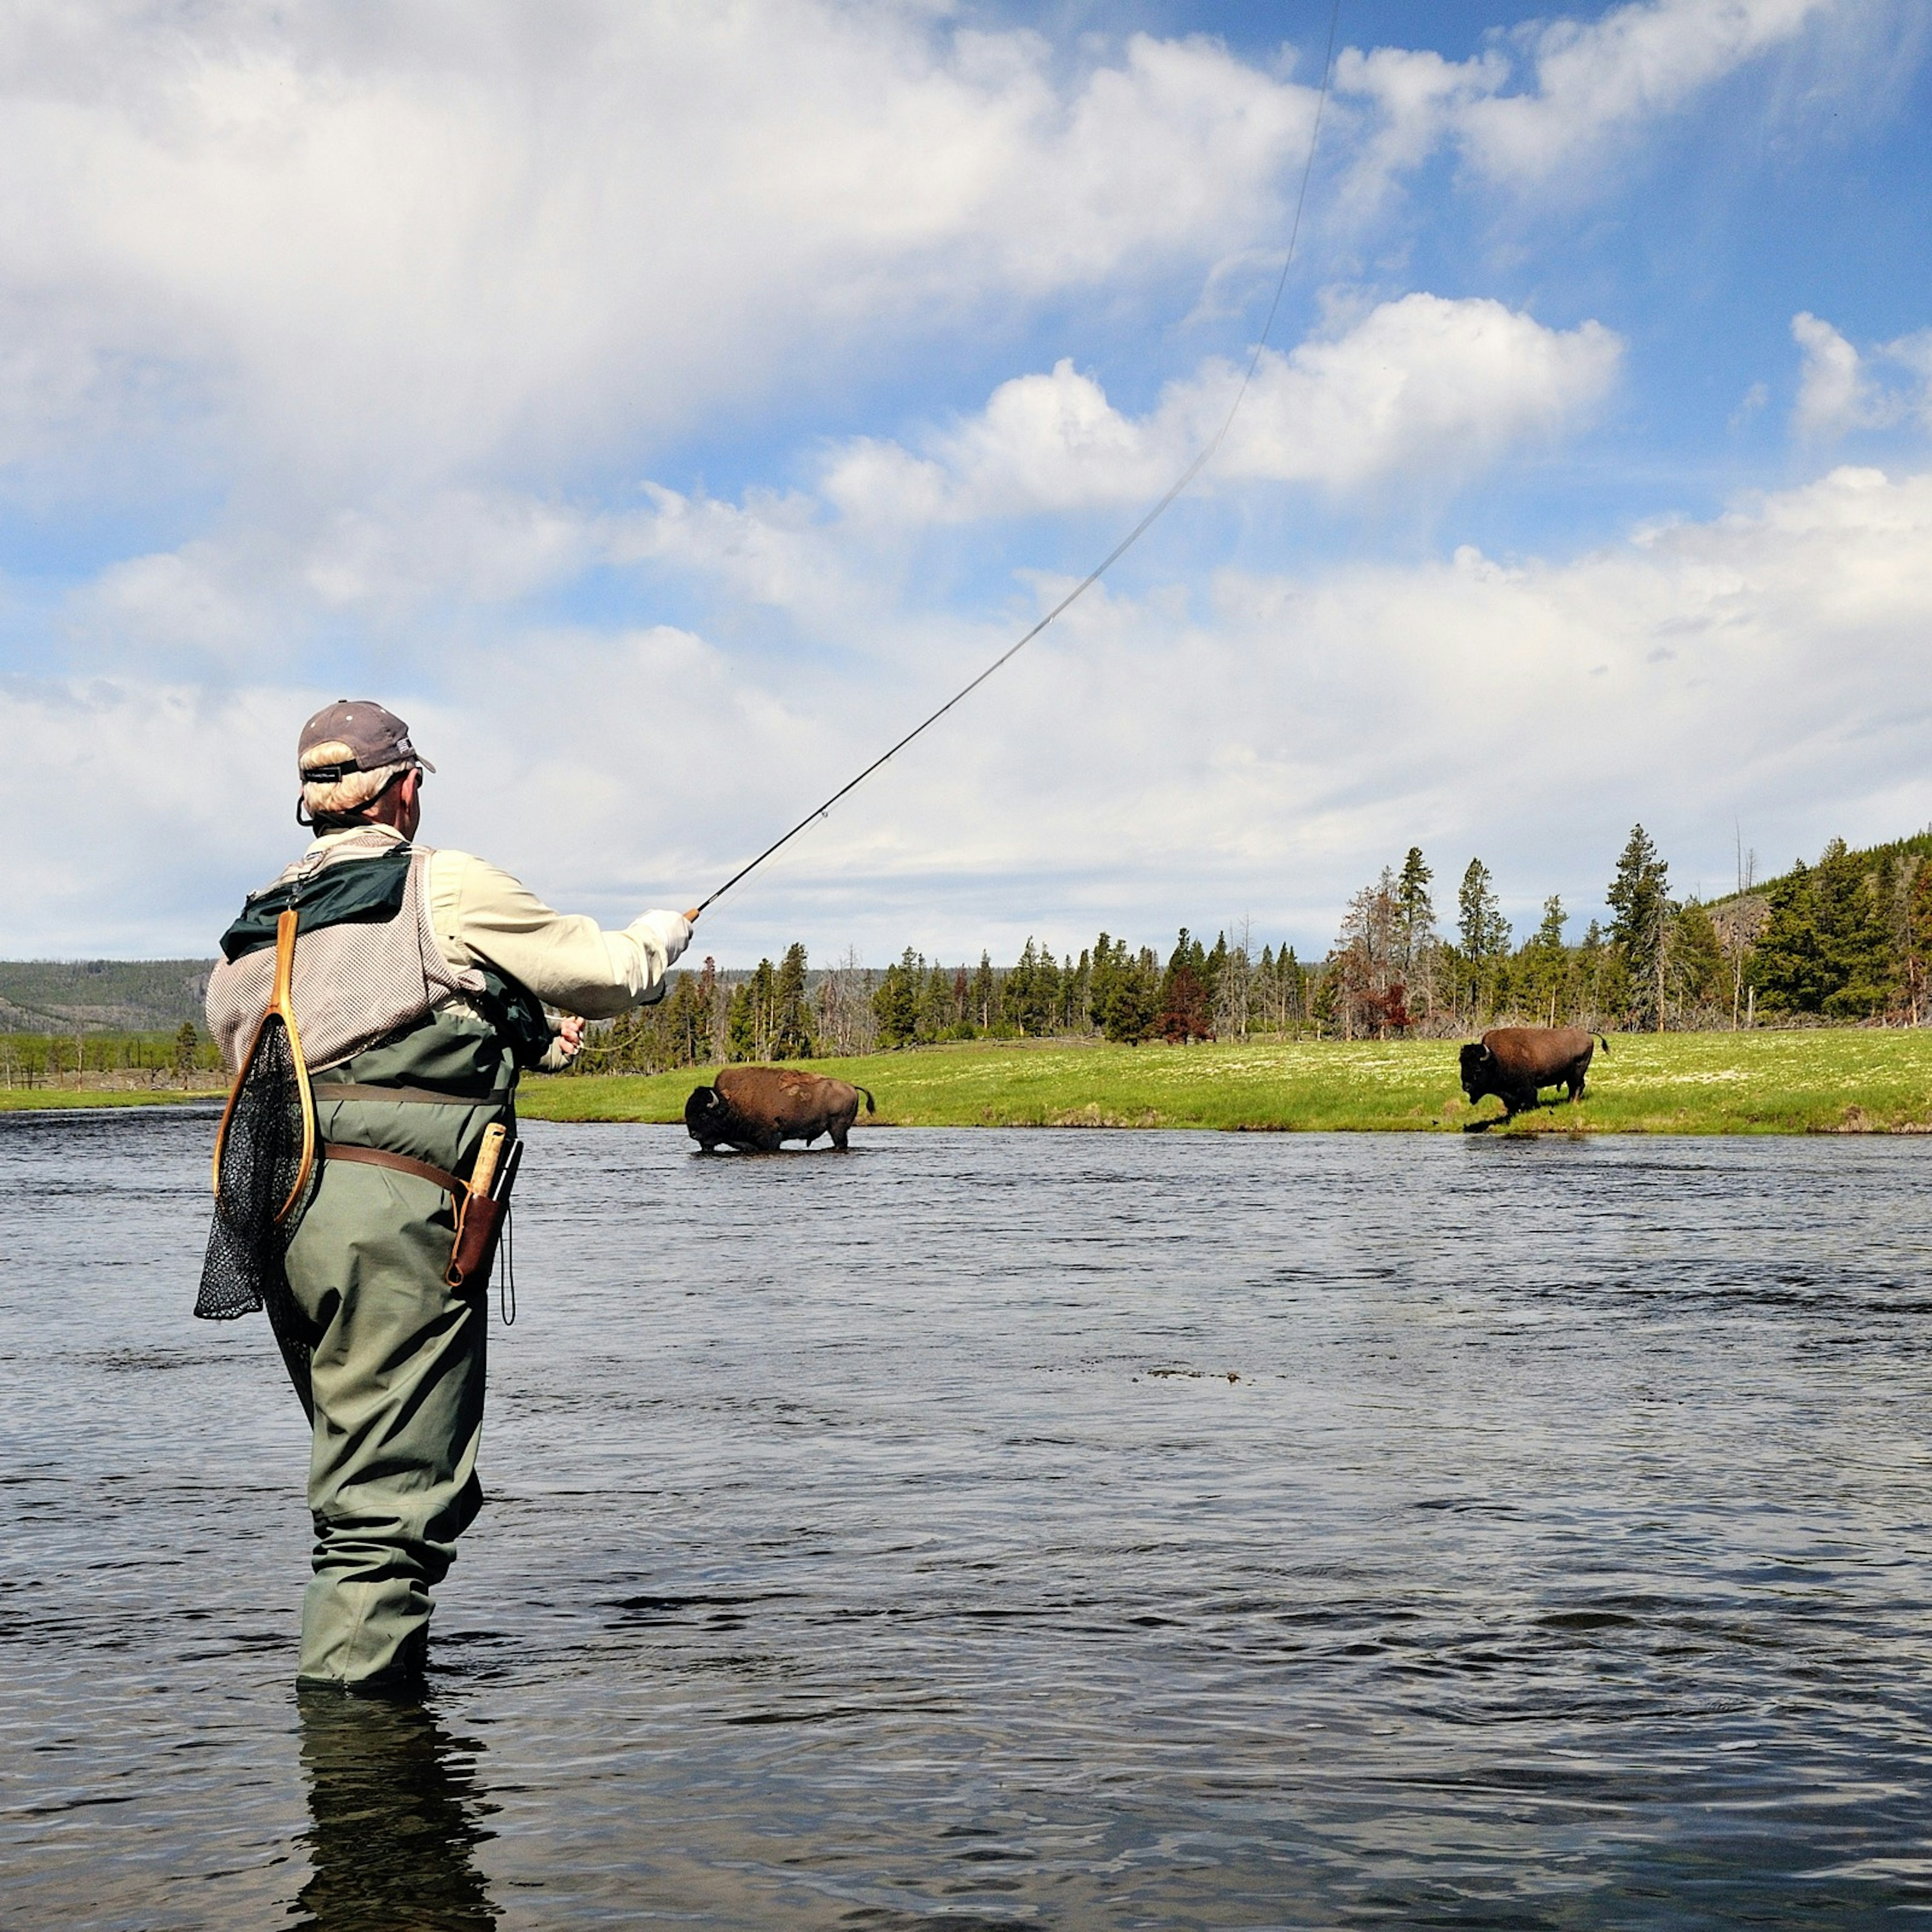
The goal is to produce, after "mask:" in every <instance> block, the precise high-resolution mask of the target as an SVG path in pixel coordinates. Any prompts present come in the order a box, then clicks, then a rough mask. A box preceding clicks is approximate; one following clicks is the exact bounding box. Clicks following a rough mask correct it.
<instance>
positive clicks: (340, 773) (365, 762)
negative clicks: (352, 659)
mask: <svg viewBox="0 0 1932 1932" xmlns="http://www.w3.org/2000/svg"><path fill="white" fill-rule="evenodd" d="M316 745H347V747H348V748H349V751H350V756H349V757H347V758H346V759H338V760H337V761H336V762H335V763H333V764H329V765H305V764H304V763H302V760H304V759H305V757H307V756H308V753H309V752H310V751H311V750H312V749H313V748H314V747H315V746H316ZM296 764H297V766H298V767H299V769H300V771H301V774H302V782H303V783H304V784H336V783H337V782H338V781H340V780H341V779H343V778H347V776H348V775H349V774H350V772H374V771H380V770H381V769H382V768H383V766H385V765H400V764H415V765H420V766H422V768H423V769H424V770H425V771H426V772H433V771H434V770H435V769H436V767H435V766H434V765H433V764H431V763H430V761H429V760H428V759H427V758H426V757H424V756H423V755H422V753H421V752H420V751H418V750H417V749H416V747H415V745H412V744H411V743H410V727H408V726H407V724H404V722H403V721H402V720H401V718H398V716H397V715H396V714H395V712H393V711H386V710H384V709H383V707H382V706H380V704H378V703H375V702H374V700H372V699H370V698H367V697H338V699H337V700H335V703H333V704H332V705H330V706H328V707H327V709H324V710H321V711H318V712H317V713H316V714H315V715H314V717H313V718H311V719H310V720H309V721H308V723H307V724H305V725H304V726H303V727H302V742H301V743H300V744H299V745H297V747H296Z"/></svg>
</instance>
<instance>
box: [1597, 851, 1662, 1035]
mask: <svg viewBox="0 0 1932 1932" xmlns="http://www.w3.org/2000/svg"><path fill="white" fill-rule="evenodd" d="M1669 882H1670V866H1669V865H1667V863H1666V862H1665V861H1664V860H1663V859H1661V858H1659V857H1658V853H1657V847H1656V846H1655V844H1652V842H1651V837H1650V834H1649V832H1646V831H1645V829H1643V826H1641V825H1634V826H1632V827H1631V835H1630V838H1629V839H1628V841H1627V842H1626V843H1625V846H1624V849H1623V854H1622V856H1621V857H1620V858H1619V859H1618V860H1617V871H1616V877H1614V878H1613V879H1612V880H1611V881H1610V889H1609V890H1608V891H1607V892H1606V893H1605V894H1604V898H1605V900H1606V901H1607V903H1608V904H1609V906H1610V910H1611V912H1612V913H1613V914H1614V915H1615V916H1614V917H1613V919H1611V921H1610V943H1611V944H1612V945H1613V946H1614V947H1616V949H1617V952H1618V953H1619V956H1620V957H1621V959H1622V962H1623V965H1624V970H1625V973H1626V974H1627V975H1628V980H1629V995H1628V998H1629V1003H1630V1004H1629V1012H1628V1017H1629V1020H1630V1023H1631V1025H1633V1026H1635V1027H1648V1028H1655V1029H1656V1031H1658V1032H1660V1033H1661V1032H1662V1031H1663V1030H1664V989H1665V983H1666V980H1667V973H1668V949H1669V945H1670V922H1671V918H1672V916H1673V913H1674V912H1675V910H1676V908H1675V907H1673V905H1672V904H1671V903H1670V892H1669V889H1668V886H1669Z"/></svg>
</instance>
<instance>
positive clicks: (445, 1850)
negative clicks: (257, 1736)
mask: <svg viewBox="0 0 1932 1932" xmlns="http://www.w3.org/2000/svg"><path fill="white" fill-rule="evenodd" d="M296 1697H297V1703H298V1705H299V1709H300V1715H301V1721H302V1770H303V1773H304V1775H305V1778H306V1780H307V1782H308V1804H309V1817H310V1825H309V1829H308V1833H307V1834H306V1841H307V1846H308V1855H309V1861H310V1865H311V1876H310V1878H309V1881H308V1883H307V1884H306V1885H304V1886H303V1887H302V1891H301V1894H300V1895H299V1899H298V1901H297V1903H298V1915H297V1917H296V1921H295V1922H296V1924H299V1925H304V1926H308V1927H314V1928H315V1932H365V1929H366V1932H396V1928H398V1927H402V1926H408V1927H422V1928H424V1932H484V1928H485V1927H492V1926H494V1925H495V1924H496V1922H497V1912H496V1907H495V1906H493V1904H492V1903H490V1895H489V1893H488V1891H487V1890H486V1888H484V1882H483V1875H482V1873H480V1872H479V1871H478V1870H477V1869H476V1864H475V1858H474V1857H473V1855H472V1854H473V1852H474V1851H475V1847H476V1846H478V1845H479V1844H481V1843H482V1842H483V1841H484V1839H486V1838H490V1837H493V1835H494V1834H493V1833H492V1832H490V1830H489V1829H487V1827H486V1826H484V1823H483V1822H482V1821H483V1820H484V1819H485V1818H487V1817H489V1816H490V1814H491V1813H492V1812H493V1811H494V1810H495V1807H494V1806H493V1805H491V1804H490V1803H489V1802H488V1801H487V1799H486V1798H485V1797H484V1794H483V1790H482V1787H481V1785H480V1784H478V1781H477V1777H476V1759H477V1757H478V1754H479V1753H480V1752H481V1749H482V1746H481V1745H480V1744H479V1743H478V1742H477V1741H476V1740H475V1739H473V1738H458V1737H455V1736H452V1735H451V1733H449V1732H448V1731H447V1730H445V1729H444V1728H443V1726H442V1725H441V1724H438V1723H437V1721H436V1719H435V1718H434V1717H433V1716H432V1715H431V1714H430V1713H429V1712H428V1711H426V1710H425V1709H423V1708H422V1706H420V1705H418V1704H413V1703H401V1702H392V1701H390V1700H386V1699H380V1698H372V1697H344V1695H343V1694H342V1693H341V1691H332V1690H305V1691H299V1692H298V1693H297V1694H296Z"/></svg>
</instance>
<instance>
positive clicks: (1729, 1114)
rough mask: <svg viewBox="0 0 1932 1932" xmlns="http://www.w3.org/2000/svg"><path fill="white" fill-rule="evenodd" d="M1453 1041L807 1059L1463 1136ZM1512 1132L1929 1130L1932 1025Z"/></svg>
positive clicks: (1653, 1041) (1589, 1099) (1082, 1121)
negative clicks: (1458, 1133) (1930, 1027)
mask: <svg viewBox="0 0 1932 1932" xmlns="http://www.w3.org/2000/svg"><path fill="white" fill-rule="evenodd" d="M1459 1046H1460V1043H1459V1042H1458V1041H1456V1040H1390V1041H1387V1042H1376V1041H1354V1042H1343V1041H1339V1040H1318V1041H1298V1042H1295V1043H1288V1044H1283V1043H1269V1044H1261V1043H1253V1042H1250V1043H1246V1044H1229V1045H1221V1044H1218V1043H1215V1044H1210V1045H1207V1046H1140V1047H1126V1046H1094V1045H1088V1044H1085V1043H1078V1044H1076V1043H1069V1044H1067V1045H1066V1046H1055V1045H1052V1044H1044V1045H1043V1044H1033V1043H1029V1044H1027V1045H1025V1046H1019V1045H1015V1044H1013V1043H1008V1042H1003V1041H975V1042H974V1043H971V1044H969V1045H962V1046H939V1047H926V1048H921V1049H916V1050H914V1051H912V1052H904V1053H880V1054H872V1055H868V1056H866V1057H865V1058H862V1059H852V1060H815V1061H811V1062H810V1063H809V1065H810V1067H811V1070H812V1071H813V1072H814V1073H829V1074H834V1075H836V1076H838V1077H839V1078H841V1079H847V1080H854V1081H856V1082H858V1083H859V1085H862V1086H864V1087H867V1088H870V1089H871V1092H872V1094H873V1097H874V1099H875V1100H877V1103H878V1112H877V1115H876V1116H874V1117H873V1118H871V1119H870V1120H868V1119H867V1118H866V1117H865V1115H860V1117H859V1124H860V1125H861V1126H862V1127H870V1126H877V1127H1199V1128H1208V1129H1217V1130H1223V1131H1232V1132H1248V1133H1290V1132H1304V1133H1314V1132H1326V1133H1455V1132H1460V1130H1462V1129H1463V1128H1464V1127H1467V1126H1469V1124H1471V1123H1472V1121H1490V1120H1493V1119H1499V1118H1500V1116H1501V1113H1502V1108H1501V1104H1500V1103H1499V1102H1497V1101H1496V1100H1485V1101H1484V1102H1483V1103H1482V1104H1481V1106H1478V1107H1474V1108H1472V1107H1471V1106H1469V1104H1468V1103H1467V1102H1466V1101H1465V1100H1463V1095H1462V1091H1461V1088H1460V1085H1458V1083H1457V1064H1456V1055H1457V1049H1458V1047H1459ZM713 1072H715V1069H714V1068H712V1067H693V1068H685V1069H683V1070H680V1071H679V1072H677V1073H660V1074H655V1075H652V1076H647V1077H637V1076H627V1075H605V1076H592V1077H583V1076H570V1077H555V1076H532V1077H531V1078H529V1079H526V1081H525V1082H524V1083H523V1091H522V1095H521V1097H520V1101H519V1107H520V1111H521V1112H522V1113H523V1115H525V1116H526V1118H529V1119H532V1120H540V1121H659V1122H670V1121H679V1120H682V1118H683V1115H684V1103H685V1097H686V1096H687V1095H688V1094H689V1093H690V1091H691V1088H693V1087H694V1086H696V1085H698V1084H700V1082H703V1081H705V1080H708V1079H709V1078H710V1077H711V1076H712V1073H713ZM221 1097H222V1096H221V1094H220V1091H219V1090H215V1091H206V1090H202V1089H199V1088H197V1089H192V1090H184V1089H181V1088H155V1087H131V1086H126V1087H115V1086H110V1085H90V1086H84V1087H80V1088H75V1087H69V1086H63V1087H34V1088H11V1089H0V1112H5V1111H19V1110H22V1109H46V1108H63V1109H65V1108H74V1107H121V1106H166V1105H169V1104H171V1103H181V1102H183V1101H203V1102H205V1101H208V1100H220V1098H221ZM1508 1131H1509V1132H1511V1133H1649V1134H1752V1133H1760V1134H1763V1133H1769V1134H1799V1133H1932V1029H1922V1030H1918V1031H1889V1032H1888V1031H1879V1030H1874V1029H1870V1028H1835V1029H1825V1028H1820V1029H1817V1030H1815V1031H1801V1032H1757V1033H1706V1034H1612V1035H1611V1036H1610V1055H1609V1057H1608V1058H1606V1057H1605V1056H1604V1053H1603V1051H1602V1049H1601V1048H1600V1049H1598V1054H1597V1058H1596V1061H1595V1064H1594V1065H1593V1066H1592V1068H1591V1070H1590V1086H1589V1093H1588V1094H1587V1095H1586V1097H1585V1098H1584V1099H1583V1100H1582V1101H1581V1102H1580V1103H1579V1104H1578V1105H1577V1106H1574V1107H1571V1106H1567V1105H1564V1104H1562V1103H1560V1102H1559V1101H1558V1100H1555V1099H1554V1098H1553V1097H1550V1098H1548V1099H1547V1101H1546V1104H1545V1105H1544V1106H1542V1107H1541V1108H1539V1109H1538V1110H1537V1111H1536V1112H1535V1113H1533V1114H1526V1115H1522V1116H1520V1117H1519V1118H1518V1120H1517V1122H1516V1124H1515V1125H1514V1127H1511V1129H1509V1130H1508Z"/></svg>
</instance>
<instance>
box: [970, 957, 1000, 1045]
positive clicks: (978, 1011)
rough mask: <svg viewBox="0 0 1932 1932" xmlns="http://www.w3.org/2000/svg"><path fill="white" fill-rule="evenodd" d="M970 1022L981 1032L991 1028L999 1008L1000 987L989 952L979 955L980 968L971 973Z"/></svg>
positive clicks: (989, 1031)
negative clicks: (994, 974) (971, 1002)
mask: <svg viewBox="0 0 1932 1932" xmlns="http://www.w3.org/2000/svg"><path fill="white" fill-rule="evenodd" d="M972 1000H973V1004H972V1022H973V1025H974V1026H975V1027H976V1028H977V1029H978V1030H979V1031H980V1032H981V1033H991V1032H992V1030H993V1016H994V1014H995V1013H997V1012H998V1010H999V1004H1000V989H999V986H998V982H997V981H996V980H995V979H994V977H993V962H992V956H991V955H990V954H989V953H981V954H980V970H979V971H978V972H977V973H975V974H974V975H973V995H972Z"/></svg>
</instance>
